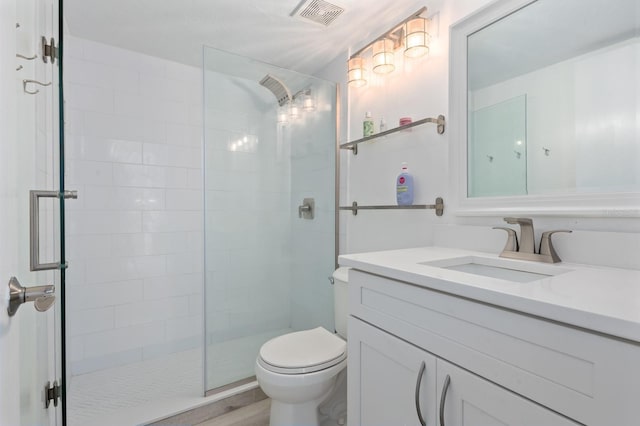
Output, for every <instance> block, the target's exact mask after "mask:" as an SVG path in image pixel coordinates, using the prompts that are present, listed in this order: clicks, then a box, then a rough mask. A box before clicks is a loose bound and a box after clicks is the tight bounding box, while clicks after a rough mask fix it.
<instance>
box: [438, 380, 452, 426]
mask: <svg viewBox="0 0 640 426" xmlns="http://www.w3.org/2000/svg"><path fill="white" fill-rule="evenodd" d="M449 384H451V377H449V375H448V374H447V377H446V378H445V379H444V385H443V386H442V396H441V397H440V426H444V403H445V401H446V400H447V391H448V390H449Z"/></svg>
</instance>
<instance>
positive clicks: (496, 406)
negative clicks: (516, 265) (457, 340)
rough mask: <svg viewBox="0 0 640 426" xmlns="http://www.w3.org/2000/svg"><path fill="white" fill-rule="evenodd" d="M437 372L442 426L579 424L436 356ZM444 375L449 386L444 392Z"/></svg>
mask: <svg viewBox="0 0 640 426" xmlns="http://www.w3.org/2000/svg"><path fill="white" fill-rule="evenodd" d="M437 372H438V394H437V400H438V403H439V404H442V401H443V400H444V405H443V406H442V410H441V411H440V412H439V416H441V417H442V420H441V424H442V425H445V426H446V425H451V426H453V425H455V426H516V425H517V426H579V424H578V423H576V422H573V421H571V420H569V419H567V418H566V417H564V416H561V415H560V414H557V413H555V412H553V411H551V410H549V409H547V408H545V407H542V406H540V405H538V404H536V403H534V402H531V401H529V400H528V399H526V398H523V397H521V396H519V395H516V394H515V393H513V392H511V391H509V390H507V389H504V388H502V387H500V386H498V385H496V384H493V383H491V382H489V381H487V380H484V379H482V378H480V377H479V376H477V375H475V374H472V373H470V372H468V371H466V370H463V369H462V368H460V367H456V366H455V365H453V364H451V363H448V362H446V361H444V360H441V359H438V362H437ZM447 377H448V382H449V385H448V386H447V387H446V393H445V392H444V391H445V380H447ZM439 407H440V405H439ZM432 424H435V423H432Z"/></svg>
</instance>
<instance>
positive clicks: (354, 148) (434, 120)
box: [340, 115, 445, 155]
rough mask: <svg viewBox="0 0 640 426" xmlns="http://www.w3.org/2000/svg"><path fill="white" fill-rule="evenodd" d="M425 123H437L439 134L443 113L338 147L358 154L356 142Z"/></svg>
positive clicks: (366, 140)
mask: <svg viewBox="0 0 640 426" xmlns="http://www.w3.org/2000/svg"><path fill="white" fill-rule="evenodd" d="M425 123H435V124H437V127H436V130H437V132H438V134H439V135H441V134H443V133H444V126H445V119H444V115H439V116H438V117H437V118H431V117H428V118H423V119H422V120H418V121H414V122H413V123H409V124H405V125H404V126H398V127H395V128H393V129H389V130H385V131H384V132H380V133H376V134H375V135H371V136H367V137H364V138H361V139H356V140H354V141H351V142H347V143H343V144H341V145H340V149H350V150H351V151H353V155H358V144H361V143H363V142H369V141H371V140H374V139H376V138H381V137H383V136H387V135H390V134H393V133H396V132H400V131H402V130H407V129H410V128H412V127H416V126H420V125H422V124H425Z"/></svg>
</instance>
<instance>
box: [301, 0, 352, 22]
mask: <svg viewBox="0 0 640 426" xmlns="http://www.w3.org/2000/svg"><path fill="white" fill-rule="evenodd" d="M342 12H344V9H343V8H342V7H340V6H337V5H335V4H332V3H329V2H326V1H324V0H303V1H302V3H300V4H299V5H298V7H296V8H295V9H294V11H293V12H291V16H294V17H297V18H304V19H308V20H310V21H312V22H315V23H316V24H321V25H324V26H325V27H326V26H329V24H331V23H332V22H333V21H335V20H336V18H337V17H338V16H340V14H341V13H342Z"/></svg>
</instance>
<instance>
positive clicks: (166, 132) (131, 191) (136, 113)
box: [65, 37, 202, 374]
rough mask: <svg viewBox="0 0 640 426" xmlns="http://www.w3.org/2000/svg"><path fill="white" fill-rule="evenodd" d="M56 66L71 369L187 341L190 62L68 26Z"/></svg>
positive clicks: (194, 186) (196, 91)
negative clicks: (62, 107) (61, 113)
mask: <svg viewBox="0 0 640 426" xmlns="http://www.w3.org/2000/svg"><path fill="white" fill-rule="evenodd" d="M65 71H66V72H65V99H66V153H65V156H66V170H65V176H66V179H67V182H66V187H67V188H69V189H76V190H78V200H74V201H69V202H68V203H67V208H68V212H67V239H66V247H67V259H68V261H69V265H70V266H69V269H68V272H67V294H68V304H67V313H68V315H67V326H68V328H67V330H68V338H69V340H68V342H69V348H68V349H69V350H68V356H69V358H68V362H70V366H71V372H72V373H74V374H80V373H85V372H89V371H93V370H96V369H101V368H106V367H110V366H114V365H118V364H123V363H128V362H133V361H140V360H143V359H146V358H151V357H156V356H158V355H162V354H165V353H171V352H176V351H179V350H184V349H188V348H194V347H196V346H198V345H200V344H201V342H202V338H201V336H202V326H201V324H202V300H201V298H202V235H201V233H202V213H201V209H202V189H201V188H202V182H201V180H202V178H201V139H202V138H201V134H202V113H201V108H202V103H201V96H202V94H201V92H202V91H201V85H202V83H201V80H202V74H201V70H199V69H197V68H193V67H188V66H185V65H182V64H177V63H173V62H169V61H166V60H162V59H158V58H153V57H149V56H145V55H141V54H138V53H134V52H130V51H126V50H122V49H119V48H115V47H111V46H106V45H102V44H99V43H95V42H91V41H88V40H82V39H77V38H72V37H69V38H68V39H67V40H66V45H65Z"/></svg>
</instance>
